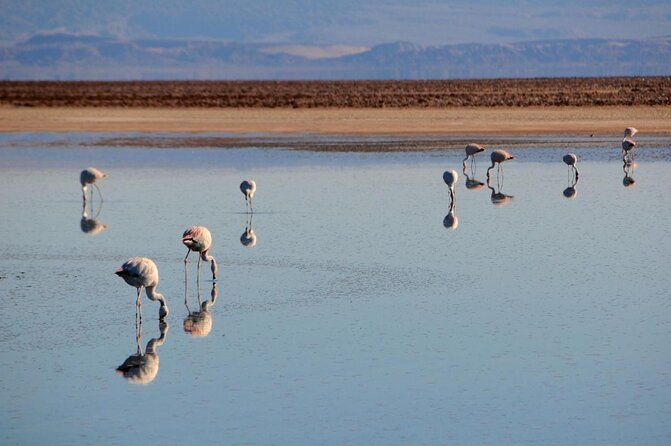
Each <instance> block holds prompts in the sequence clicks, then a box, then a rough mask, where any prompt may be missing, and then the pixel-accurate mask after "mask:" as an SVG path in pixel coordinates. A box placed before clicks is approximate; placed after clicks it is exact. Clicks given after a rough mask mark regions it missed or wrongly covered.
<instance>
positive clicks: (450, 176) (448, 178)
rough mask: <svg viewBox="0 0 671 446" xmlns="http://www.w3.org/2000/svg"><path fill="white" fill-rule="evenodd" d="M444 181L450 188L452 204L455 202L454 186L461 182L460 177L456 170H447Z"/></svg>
mask: <svg viewBox="0 0 671 446" xmlns="http://www.w3.org/2000/svg"><path fill="white" fill-rule="evenodd" d="M443 181H445V184H447V187H449V188H450V202H454V186H455V185H456V184H457V181H459V175H458V174H457V171H456V170H454V169H450V170H446V171H445V172H443Z"/></svg>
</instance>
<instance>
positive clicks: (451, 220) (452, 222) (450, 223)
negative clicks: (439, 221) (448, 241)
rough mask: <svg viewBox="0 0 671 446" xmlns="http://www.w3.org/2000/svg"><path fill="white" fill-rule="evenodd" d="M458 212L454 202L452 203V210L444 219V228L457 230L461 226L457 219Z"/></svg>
mask: <svg viewBox="0 0 671 446" xmlns="http://www.w3.org/2000/svg"><path fill="white" fill-rule="evenodd" d="M455 211H456V206H455V205H454V201H453V202H451V203H450V209H449V211H448V213H447V215H446V216H445V218H444V219H443V226H444V227H445V228H447V229H451V230H453V231H454V230H455V229H457V227H458V226H459V219H458V218H457V215H456V214H455Z"/></svg>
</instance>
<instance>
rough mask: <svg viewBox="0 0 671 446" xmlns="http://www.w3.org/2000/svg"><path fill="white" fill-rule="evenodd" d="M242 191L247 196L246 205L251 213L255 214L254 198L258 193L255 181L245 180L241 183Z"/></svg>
mask: <svg viewBox="0 0 671 446" xmlns="http://www.w3.org/2000/svg"><path fill="white" fill-rule="evenodd" d="M240 191H241V192H242V194H243V195H244V196H245V204H246V205H247V206H249V210H250V211H251V212H254V208H252V197H253V196H254V192H256V183H255V182H254V180H245V181H243V182H242V183H240Z"/></svg>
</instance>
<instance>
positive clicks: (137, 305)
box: [135, 287, 142, 327]
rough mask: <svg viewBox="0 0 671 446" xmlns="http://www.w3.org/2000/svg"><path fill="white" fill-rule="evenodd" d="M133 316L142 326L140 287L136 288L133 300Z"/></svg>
mask: <svg viewBox="0 0 671 446" xmlns="http://www.w3.org/2000/svg"><path fill="white" fill-rule="evenodd" d="M135 317H136V319H137V320H138V321H139V324H140V327H142V287H138V288H137V299H136V300H135Z"/></svg>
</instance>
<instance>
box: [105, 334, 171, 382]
mask: <svg viewBox="0 0 671 446" xmlns="http://www.w3.org/2000/svg"><path fill="white" fill-rule="evenodd" d="M169 328H170V327H169V326H168V324H167V323H165V322H161V323H160V324H159V329H160V330H161V336H160V337H159V338H153V339H152V340H151V341H149V342H147V347H146V348H145V353H142V344H141V336H140V331H139V328H138V327H137V326H136V327H135V340H136V341H137V352H136V353H135V354H134V355H130V356H129V357H128V358H126V360H125V361H124V362H123V364H121V365H120V366H119V367H117V368H116V373H117V375H120V376H123V377H124V378H126V379H127V380H128V382H130V383H132V384H149V383H150V382H152V381H153V380H154V378H156V375H157V374H158V366H159V359H158V353H157V351H156V349H157V347H160V346H161V345H163V344H164V343H165V336H166V334H167V333H168V329H169Z"/></svg>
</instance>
